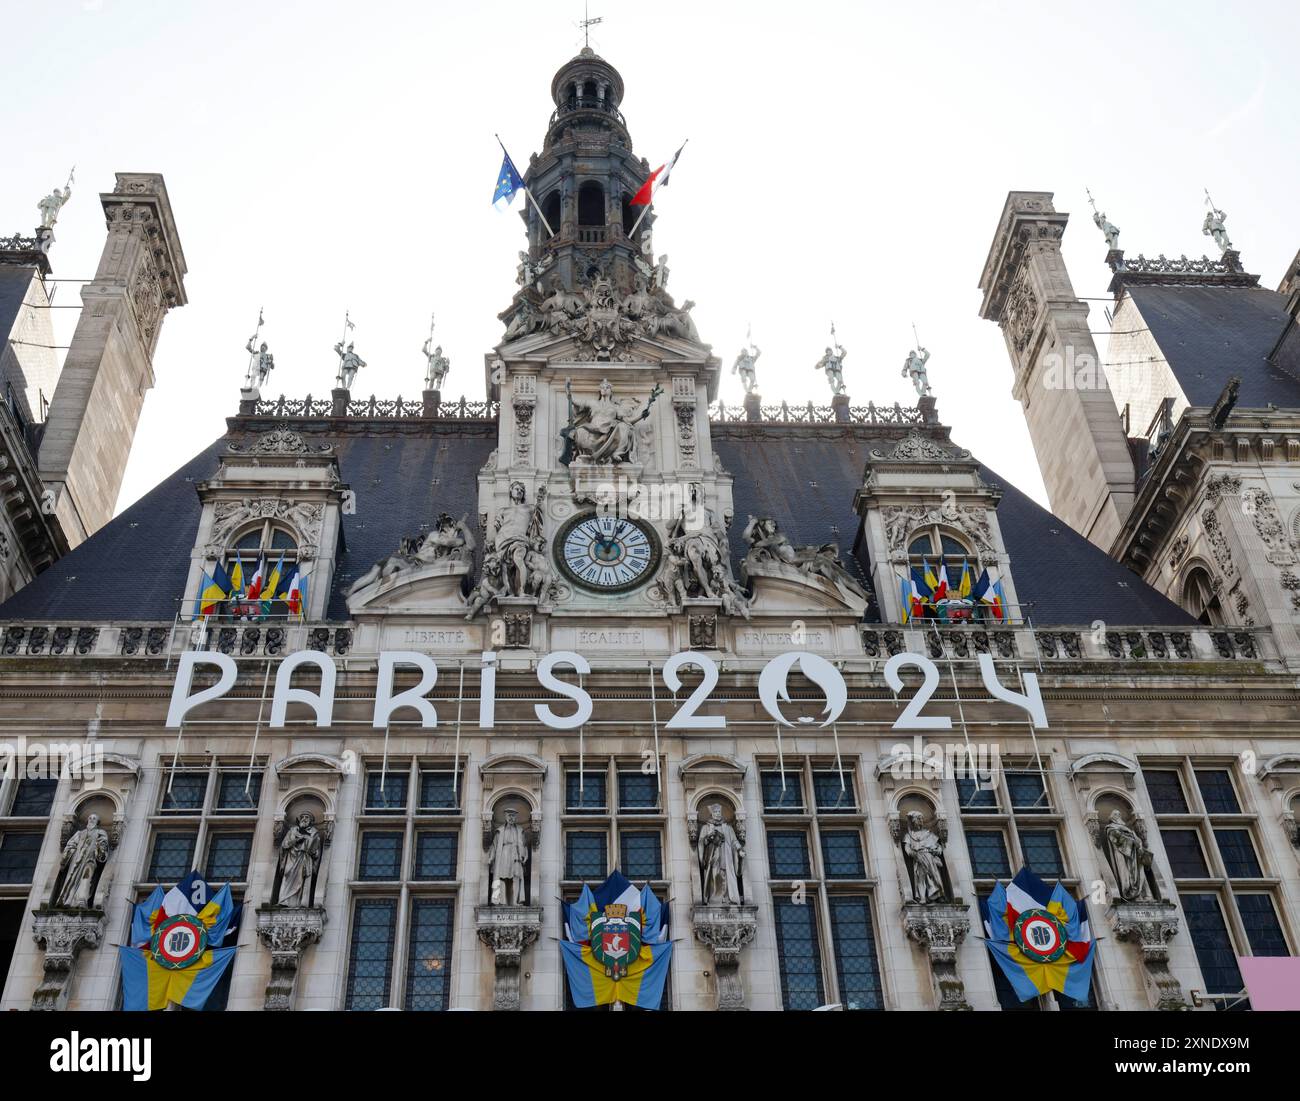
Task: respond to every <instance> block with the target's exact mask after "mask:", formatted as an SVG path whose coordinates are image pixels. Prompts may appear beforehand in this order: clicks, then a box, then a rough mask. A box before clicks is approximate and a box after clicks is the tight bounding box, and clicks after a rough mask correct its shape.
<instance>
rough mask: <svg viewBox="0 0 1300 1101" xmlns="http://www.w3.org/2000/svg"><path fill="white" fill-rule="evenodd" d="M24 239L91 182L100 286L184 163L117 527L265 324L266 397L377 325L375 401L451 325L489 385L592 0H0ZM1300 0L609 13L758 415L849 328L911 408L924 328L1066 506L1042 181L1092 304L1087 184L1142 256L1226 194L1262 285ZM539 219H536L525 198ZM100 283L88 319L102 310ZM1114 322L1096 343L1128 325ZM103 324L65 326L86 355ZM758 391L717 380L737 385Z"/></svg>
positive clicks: (1008, 450) (871, 380)
mask: <svg viewBox="0 0 1300 1101" xmlns="http://www.w3.org/2000/svg"><path fill="white" fill-rule="evenodd" d="M0 11H2V12H3V19H2V24H0V25H3V27H4V31H5V34H4V38H5V40H6V43H7V47H8V48H7V49H6V51H5V62H4V65H3V66H2V67H0V112H2V114H0V119H2V120H3V127H2V128H0V132H2V133H3V135H4V141H5V154H6V155H5V161H6V171H5V172H4V173H3V174H2V175H0V228H3V229H4V231H5V232H13V231H15V230H21V231H24V232H30V227H32V226H34V225H35V224H36V221H37V214H36V209H35V205H34V204H35V203H36V201H37V199H38V198H40V197H41V196H42V195H44V194H46V193H47V192H48V191H49V190H50V188H51V187H54V186H56V185H61V184H62V183H63V180H64V178H65V176H66V175H67V170H68V167H69V166H70V165H71V164H73V163H75V164H76V165H77V183H76V186H75V189H74V194H73V198H72V201H71V202H70V203H69V204H68V205H67V206H66V207H65V208H64V211H63V214H62V216H61V217H60V220H59V224H58V227H57V236H58V241H57V244H56V245H55V248H54V252H53V254H52V259H53V263H54V267H55V272H54V274H55V275H56V276H57V277H65V278H83V279H84V278H88V277H89V276H91V275H92V274H93V272H94V267H95V263H96V261H97V259H98V256H99V252H100V249H101V247H102V245H103V240H104V228H103V217H102V214H101V211H100V206H99V203H98V200H97V198H96V194H97V193H98V192H99V191H103V190H110V189H111V187H112V183H113V173H114V172H115V171H119V170H122V171H154V172H161V173H163V174H164V176H165V177H166V180H167V186H168V190H169V192H170V194H171V199H172V204H173V208H174V210H175V214H176V221H177V224H178V226H179V229H180V234H181V239H182V243H183V246H184V249H185V254H186V258H187V260H188V262H189V268H190V271H189V276H188V278H187V280H186V288H187V290H188V293H189V298H190V304H189V305H188V306H186V307H185V308H184V309H180V310H176V311H173V313H172V314H171V315H170V316H169V317H168V319H167V322H166V325H165V327H164V329H163V334H162V339H161V342H160V345H159V347H158V351H157V356H156V359H155V369H156V373H157V379H158V381H157V387H156V388H155V389H154V390H153V392H152V393H150V395H149V397H148V399H147V401H146V403H145V409H144V417H143V420H142V421H141V425H140V430H139V434H138V436H137V439H136V445H135V450H134V452H133V454H132V459H131V465H130V467H129V469H128V472H127V479H126V484H125V486H124V489H123V493H122V498H121V500H120V501H119V508H123V507H125V506H126V505H127V504H129V503H130V502H131V501H133V500H134V499H135V498H137V497H138V496H140V495H141V494H142V493H144V492H145V491H146V490H148V489H149V488H150V487H151V486H152V485H153V484H155V483H156V482H157V481H158V480H159V479H161V478H162V477H163V476H165V475H166V474H167V472H169V471H170V470H172V469H174V468H175V467H177V466H179V465H180V464H181V463H182V462H184V461H185V460H186V459H188V458H189V457H190V456H191V455H192V454H194V453H195V452H196V451H198V450H199V449H200V448H201V447H203V446H205V445H206V444H207V443H208V442H209V441H210V440H211V439H213V438H215V437H216V436H218V435H219V434H220V433H221V432H222V431H223V429H224V424H223V418H224V417H226V416H227V415H229V414H232V413H234V412H235V410H236V406H237V402H238V397H239V385H240V380H241V379H242V377H243V373H244V370H245V368H246V366H247V356H246V355H245V354H244V352H243V345H244V342H245V341H246V340H247V338H248V336H249V335H250V334H251V333H252V330H253V326H254V323H255V321H256V318H257V311H258V307H259V306H264V307H265V311H266V319H267V325H266V328H265V329H264V330H263V335H264V338H265V339H266V340H267V341H268V342H269V343H270V345H271V350H272V352H274V354H275V358H276V364H277V369H276V372H275V375H274V377H273V379H272V384H271V386H270V387H268V391H269V392H271V393H279V392H281V391H283V392H284V393H286V394H289V395H292V396H296V397H301V396H302V395H304V394H306V393H307V392H309V391H310V392H311V393H313V394H316V395H322V396H323V395H325V394H327V393H328V391H329V389H330V386H331V384H332V380H333V378H334V373H335V370H336V366H337V361H336V359H335V356H334V354H333V351H332V345H333V344H334V342H335V341H336V340H338V338H339V335H340V329H341V326H342V321H343V312H344V310H345V309H349V310H351V313H352V317H353V318H354V319H355V320H356V323H357V329H356V332H355V334H354V335H355V340H356V343H357V351H358V352H359V353H360V354H361V355H362V356H363V357H364V358H365V359H366V360H367V361H368V362H369V366H368V367H367V368H366V369H365V370H364V371H363V372H362V373H361V376H360V377H359V379H358V381H357V384H356V386H355V387H354V394H355V395H356V396H361V395H368V394H370V393H371V392H373V393H375V394H377V395H380V396H384V397H393V396H396V395H397V394H398V393H401V394H402V395H403V396H404V397H416V396H418V393H419V391H420V389H421V385H422V379H423V360H422V358H421V356H420V345H421V342H422V341H423V340H424V338H425V336H426V334H427V332H428V324H429V314H430V311H431V310H436V311H437V316H438V330H437V339H438V340H439V341H441V343H442V344H443V345H444V347H445V349H446V350H447V352H448V354H449V355H450V357H451V360H452V372H451V375H450V378H449V380H448V384H447V386H446V388H445V389H446V392H448V393H451V394H460V393H462V392H463V393H465V394H467V395H468V396H470V397H473V398H481V397H482V390H483V354H484V352H485V351H486V350H488V349H489V348H491V347H492V346H493V345H494V344H495V343H496V342H497V340H499V339H500V334H501V327H500V324H499V322H497V320H496V314H497V313H498V312H499V311H500V310H501V309H503V308H504V307H505V306H506V305H507V303H508V302H509V300H510V296H511V294H512V293H513V291H514V289H515V284H514V273H515V254H516V253H517V251H518V250H519V248H520V247H521V245H522V241H523V231H522V226H521V224H520V222H519V221H518V219H517V218H516V217H515V215H514V213H513V212H512V213H511V214H510V215H508V216H504V217H503V216H500V215H498V214H496V212H495V211H493V209H492V207H491V205H490V199H491V193H492V188H493V185H494V183H495V180H496V172H497V168H498V166H499V164H500V159H501V158H500V151H499V149H498V148H497V145H496V142H495V140H494V138H493V136H492V135H493V132H494V131H499V132H500V134H501V136H502V138H503V139H504V140H505V142H506V144H507V146H508V147H509V148H510V150H511V152H512V154H513V156H514V158H515V160H516V162H517V163H518V164H520V165H521V166H523V165H526V164H527V161H528V156H529V154H530V153H531V152H533V151H534V150H536V149H538V148H539V147H540V145H541V141H542V137H543V134H544V130H545V126H546V122H547V119H548V117H549V115H550V111H551V103H550V99H549V87H550V81H551V77H552V75H553V74H554V72H555V70H556V69H557V68H558V67H559V66H560V65H561V64H562V63H563V62H564V61H565V60H566V59H567V58H569V57H571V56H572V55H573V54H574V53H576V51H577V48H578V47H579V46H580V45H581V38H580V33H579V32H578V31H577V29H576V26H575V24H576V22H577V20H578V19H580V18H581V16H582V7H581V2H580V0H566V2H563V3H556V2H552V0H546V2H539V0H531V2H528V0H523V2H518V0H498V2H494V3H491V4H474V5H472V4H467V3H463V2H462V3H414V2H407V3H396V2H383V0H371V2H369V3H366V4H359V3H356V2H353V3H342V2H329V0H316V2H313V3H287V2H281V0H276V2H274V3H267V2H263V3H243V2H237V0H227V2H224V3H221V4H197V3H180V2H176V0H170V2H161V0H159V2H148V3H147V2H143V0H136V2H127V0H43V2H41V3H32V2H30V0H0ZM1298 12H1300V6H1297V5H1295V4H1294V3H1276V4H1273V3H1263V2H1255V3H1251V4H1249V5H1228V4H1214V3H1187V2H1179V3H1160V4H1156V3H1137V4H1131V5H1126V6H1111V7H1102V6H1098V5H1096V4H1087V5H1064V4H1059V5H1049V4H1045V3H1024V4H1015V3H995V2H965V3H927V4H888V5H885V4H866V3H830V2H816V0H805V2H803V3H798V4H795V3H773V2H766V0H763V2H760V0H750V2H747V3H713V2H711V3H708V4H702V3H699V2H698V0H696V2H693V3H685V2H677V0H657V2H656V3H653V4H647V3H644V2H642V3H630V2H628V0H596V2H594V4H593V7H592V10H591V14H592V15H600V16H602V17H603V18H604V22H603V23H602V24H601V25H600V26H598V27H596V28H595V30H594V32H593V39H592V45H593V47H595V48H596V49H597V51H598V52H599V53H600V54H602V55H603V56H604V57H606V58H607V59H608V60H610V61H611V62H613V64H614V65H616V66H617V67H618V69H619V70H620V71H621V72H622V74H623V77H624V80H625V82H626V85H627V94H626V98H625V100H624V104H623V107H624V112H625V114H626V117H627V120H628V125H629V127H630V128H631V132H632V138H633V141H634V144H635V149H636V151H637V152H638V153H639V154H644V155H645V156H646V157H647V158H649V160H650V161H651V163H652V164H658V163H660V162H661V161H662V160H663V159H664V158H665V157H666V156H667V155H668V154H669V153H671V151H672V150H673V149H675V148H676V147H677V146H678V145H679V144H680V143H681V141H682V139H683V138H687V137H689V138H690V145H689V146H688V147H687V150H686V152H685V154H684V155H683V157H682V160H681V163H680V164H679V166H678V168H677V170H676V172H675V173H674V175H673V182H672V186H671V187H669V188H668V190H667V191H665V192H663V193H662V196H661V198H660V200H659V202H658V204H657V207H658V215H659V220H658V222H657V224H656V230H655V244H656V246H657V248H658V249H659V250H660V251H661V252H664V253H667V254H668V256H669V258H670V267H671V269H672V282H671V288H672V290H673V292H674V293H675V295H676V297H677V299H678V301H681V300H682V299H684V298H693V299H694V300H695V301H696V302H697V303H698V307H697V309H696V310H695V317H696V320H697V322H698V325H699V328H700V332H701V334H702V335H703V337H704V339H705V340H707V341H709V342H711V343H712V344H713V346H714V349H715V351H716V352H717V353H718V354H719V355H721V356H722V357H723V360H724V363H725V365H726V366H727V368H729V367H730V364H731V361H732V359H733V358H734V356H735V353H736V350H737V348H738V347H739V345H740V344H741V342H742V341H743V339H744V335H745V327H746V323H747V322H749V321H752V322H753V326H754V338H755V340H756V341H757V342H758V343H759V344H760V345H761V347H762V349H763V358H762V360H761V361H760V363H759V379H760V388H761V390H762V393H763V396H764V399H765V400H767V401H777V400H780V399H782V398H786V399H791V400H800V401H806V400H808V398H809V397H812V398H814V399H815V400H817V401H818V402H819V403H821V402H825V401H827V400H829V397H828V390H827V388H826V384H825V381H824V379H823V378H822V377H821V376H820V375H815V374H814V373H813V364H814V363H815V362H816V361H817V359H818V357H819V355H820V354H821V350H822V348H823V347H824V345H825V344H826V337H827V330H828V327H829V325H830V322H831V321H832V320H834V322H835V324H836V327H837V329H838V332H839V335H840V339H841V340H842V342H843V343H844V344H845V345H846V346H847V348H848V350H849V356H848V359H847V361H846V364H845V373H846V378H847V382H848V386H849V390H850V393H851V395H852V397H853V400H854V403H855V404H865V402H866V401H867V400H868V399H871V400H875V401H876V402H882V401H884V402H893V401H895V400H902V401H910V400H914V393H913V391H912V389H911V386H910V384H909V383H908V382H907V381H906V380H905V379H903V378H901V377H900V374H899V371H900V368H901V365H902V361H903V358H904V356H905V354H906V352H907V349H908V347H909V345H910V343H911V339H912V333H911V324H912V322H913V321H915V322H916V325H917V327H918V329H919V331H920V334H921V338H922V341H923V342H924V343H926V344H927V345H928V346H929V347H930V349H931V351H932V353H933V358H932V360H931V364H930V367H931V371H930V373H931V379H932V383H933V385H934V389H935V392H936V395H937V397H938V403H939V413H940V416H941V418H942V419H943V420H944V421H945V422H946V423H948V424H950V425H951V426H952V429H953V435H954V437H955V438H956V439H957V440H958V441H960V442H961V443H962V445H963V446H966V447H969V448H971V449H972V450H973V451H974V452H975V453H976V454H977V455H978V456H979V457H980V458H981V459H982V460H983V461H984V462H986V463H988V464H989V465H990V466H992V467H993V468H994V469H995V470H997V471H998V472H999V473H1000V475H1001V476H1002V477H1003V478H1004V479H1005V480H1006V481H1008V482H1012V483H1015V484H1017V485H1019V486H1020V487H1021V488H1023V489H1025V490H1026V491H1028V492H1031V493H1033V494H1034V495H1035V496H1036V497H1038V498H1039V499H1040V500H1044V499H1045V498H1044V495H1043V492H1042V484H1041V481H1040V479H1039V476H1038V471H1037V467H1036V464H1035V460H1034V456H1033V450H1032V448H1031V445H1030V443H1029V437H1028V434H1027V432H1026V430H1025V428H1024V423H1023V419H1022V417H1021V413H1020V410H1019V406H1018V405H1017V404H1016V403H1015V402H1014V401H1012V399H1011V397H1010V396H1009V391H1010V384H1011V371H1010V367H1009V365H1008V362H1007V357H1006V352H1005V347H1004V344H1003V341H1002V337H1001V334H1000V333H999V332H998V330H997V328H996V326H994V325H993V324H991V323H989V322H985V321H981V320H980V319H979V317H978V316H977V310H978V306H979V293H978V291H977V289H976V283H977V281H978V279H979V275H980V270H981V266H982V264H983V261H984V257H985V254H986V252H987V249H988V246H989V242H990V240H991V238H992V235H993V231H994V228H995V225H996V220H997V217H998V214H999V212H1000V210H1001V208H1002V203H1003V200H1004V199H1005V197H1006V193H1007V191H1008V190H1010V189H1042V190H1050V191H1054V192H1055V193H1056V204H1057V208H1058V209H1060V210H1065V211H1069V212H1070V213H1071V214H1072V215H1073V218H1072V220H1071V223H1070V228H1069V230H1068V232H1067V234H1066V238H1065V253H1066V259H1067V262H1068V263H1069V266H1070V271H1071V273H1072V275H1073V278H1074V281H1075V286H1076V290H1077V291H1078V292H1079V293H1080V294H1081V295H1084V296H1102V295H1104V294H1105V287H1106V284H1107V282H1108V279H1109V271H1108V270H1107V269H1106V267H1105V265H1104V264H1103V262H1102V260H1103V257H1104V254H1105V246H1104V243H1103V241H1102V239H1101V236H1100V234H1099V233H1098V232H1097V230H1096V229H1095V227H1094V226H1093V225H1092V223H1091V221H1090V217H1089V216H1090V211H1089V209H1088V206H1087V200H1086V197H1085V194H1084V188H1085V186H1088V187H1091V188H1092V191H1093V193H1094V195H1096V196H1097V197H1098V199H1099V201H1100V202H1101V204H1102V206H1103V207H1104V209H1105V210H1106V212H1107V213H1108V214H1109V216H1110V218H1111V220H1113V221H1114V222H1116V223H1118V224H1119V226H1120V227H1121V228H1122V230H1123V238H1122V244H1123V246H1124V247H1125V248H1126V249H1127V250H1128V251H1130V252H1138V251H1143V252H1146V253H1147V254H1149V255H1150V254H1155V253H1158V252H1164V253H1166V254H1168V255H1171V256H1176V255H1178V254H1180V253H1187V254H1189V255H1200V254H1202V253H1203V252H1205V251H1206V250H1207V249H1209V250H1211V251H1213V245H1212V243H1211V242H1210V241H1209V240H1208V238H1205V237H1202V235H1201V232H1200V225H1201V218H1202V215H1203V212H1204V205H1203V193H1202V188H1203V187H1206V186H1208V187H1209V188H1210V191H1211V192H1212V194H1213V195H1214V198H1215V201H1216V202H1217V203H1218V205H1219V206H1221V207H1223V208H1225V209H1226V210H1227V212H1228V215H1229V218H1228V225H1229V230H1230V232H1231V235H1232V238H1233V240H1234V242H1235V244H1236V245H1237V247H1238V248H1239V249H1240V250H1241V254H1242V257H1243V260H1244V262H1245V264H1246V267H1247V269H1248V270H1250V271H1253V272H1259V273H1261V274H1262V275H1263V280H1264V283H1265V284H1266V285H1268V286H1270V287H1271V286H1276V284H1277V282H1278V280H1279V278H1280V277H1281V274H1282V272H1283V270H1284V269H1285V266H1286V264H1287V262H1288V261H1289V260H1290V258H1291V257H1292V256H1293V255H1294V254H1295V251H1296V249H1297V247H1300V209H1298V205H1297V201H1296V196H1297V191H1296V180H1297V179H1298V178H1300V143H1298V142H1297V140H1296V121H1297V104H1300V78H1297V75H1296V66H1295V64H1294V61H1295V54H1294V51H1295V44H1296V42H1297V40H1298V36H1300V15H1298V14H1297V13H1298ZM517 209H518V207H517V206H516V210H517ZM75 293H76V287H75V286H69V285H66V284H65V285H64V286H63V287H62V288H61V289H60V292H59V297H58V298H57V299H56V301H57V302H58V303H61V304H64V305H67V304H69V303H71V302H75V301H76V298H75V297H74V295H75ZM1104 304H1105V303H1103V302H1094V303H1092V308H1093V313H1092V321H1093V327H1094V329H1097V330H1104V329H1105V328H1106V322H1105V318H1104V316H1103V314H1102V308H1103V306H1104ZM75 316H76V314H75V311H71V310H60V311H56V320H57V321H58V323H59V324H60V326H61V329H60V337H61V339H60V343H66V342H67V339H66V338H67V337H68V336H69V335H70V333H71V323H72V321H73V320H74V319H75ZM740 396H741V389H740V384H739V382H738V380H737V379H736V378H735V377H734V376H730V375H728V376H727V378H726V381H725V383H724V388H723V397H724V399H725V400H727V401H729V402H738V401H739V400H740Z"/></svg>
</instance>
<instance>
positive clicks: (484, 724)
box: [478, 650, 497, 730]
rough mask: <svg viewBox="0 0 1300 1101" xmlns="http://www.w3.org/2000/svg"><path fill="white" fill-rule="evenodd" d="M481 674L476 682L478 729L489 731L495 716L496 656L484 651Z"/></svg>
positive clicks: (492, 652)
mask: <svg viewBox="0 0 1300 1101" xmlns="http://www.w3.org/2000/svg"><path fill="white" fill-rule="evenodd" d="M482 662H483V672H482V673H481V674H480V676H479V681H478V728H479V729H480V730H491V729H492V728H493V727H494V726H495V725H496V716H497V655H496V652H495V651H493V650H486V651H484V653H483V657H482Z"/></svg>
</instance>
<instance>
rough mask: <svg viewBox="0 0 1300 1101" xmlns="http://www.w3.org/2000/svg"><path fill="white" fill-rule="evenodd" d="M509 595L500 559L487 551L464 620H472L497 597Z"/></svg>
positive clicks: (492, 552)
mask: <svg viewBox="0 0 1300 1101" xmlns="http://www.w3.org/2000/svg"><path fill="white" fill-rule="evenodd" d="M509 595H510V589H509V588H508V587H507V586H506V583H505V578H504V576H503V574H502V570H501V557H500V555H498V554H496V553H495V552H494V551H491V550H489V551H488V552H487V553H486V554H484V555H483V572H482V574H480V576H479V582H478V585H477V587H476V588H475V589H474V591H473V593H472V594H471V595H470V599H469V610H468V611H467V612H466V613H465V618H466V619H473V618H474V617H475V616H476V615H478V614H479V612H481V611H482V610H483V609H484V608H486V607H487V606H488V605H489V604H491V603H492V602H493V601H495V600H496V599H497V598H498V597H501V596H509Z"/></svg>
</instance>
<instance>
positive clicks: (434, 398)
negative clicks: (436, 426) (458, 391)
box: [423, 390, 442, 417]
mask: <svg viewBox="0 0 1300 1101" xmlns="http://www.w3.org/2000/svg"><path fill="white" fill-rule="evenodd" d="M423 396H424V415H425V416H426V417H436V416H437V415H438V407H439V406H440V405H442V391H441V390H425V391H424V395H423Z"/></svg>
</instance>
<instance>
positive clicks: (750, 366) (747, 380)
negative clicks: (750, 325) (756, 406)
mask: <svg viewBox="0 0 1300 1101" xmlns="http://www.w3.org/2000/svg"><path fill="white" fill-rule="evenodd" d="M762 354H763V351H762V349H761V348H759V346H758V345H757V344H755V343H753V342H752V341H750V342H748V343H747V344H746V346H745V347H744V348H741V349H740V354H739V355H738V356H736V362H735V363H733V364H732V365H731V373H732V374H733V375H735V374H739V375H740V384H741V385H742V386H743V387H744V388H745V393H747V394H752V393H753V392H754V388H755V387H756V386H757V384H758V372H757V371H756V370H755V369H754V365H755V364H756V363H757V362H758V357H759V356H761V355H762Z"/></svg>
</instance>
